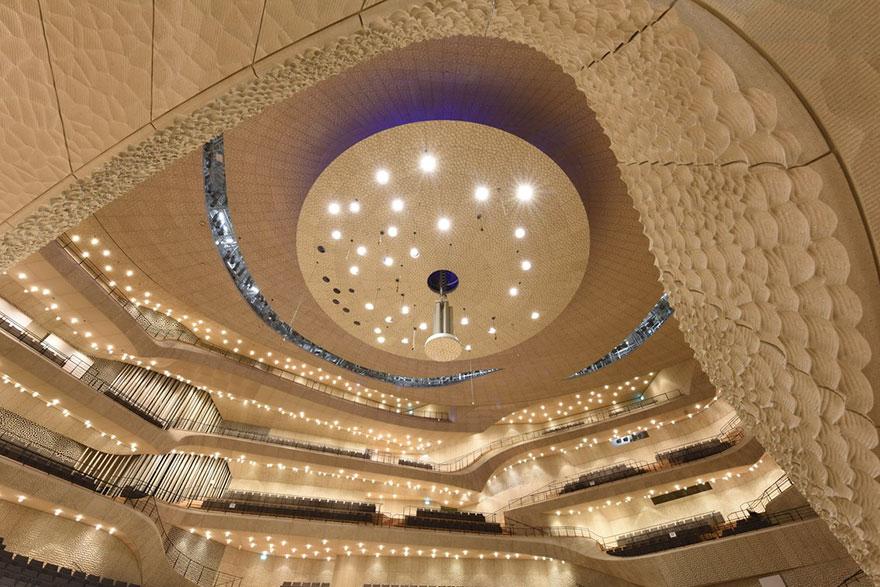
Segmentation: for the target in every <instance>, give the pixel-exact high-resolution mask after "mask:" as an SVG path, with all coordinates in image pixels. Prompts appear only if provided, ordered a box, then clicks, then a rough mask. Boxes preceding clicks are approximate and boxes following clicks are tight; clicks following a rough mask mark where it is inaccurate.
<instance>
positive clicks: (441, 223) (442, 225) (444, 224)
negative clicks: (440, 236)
mask: <svg viewBox="0 0 880 587" xmlns="http://www.w3.org/2000/svg"><path fill="white" fill-rule="evenodd" d="M451 226H452V222H451V221H450V220H449V218H446V217H445V216H444V217H443V218H441V219H440V220H438V221H437V228H439V229H440V230H449V227H451Z"/></svg>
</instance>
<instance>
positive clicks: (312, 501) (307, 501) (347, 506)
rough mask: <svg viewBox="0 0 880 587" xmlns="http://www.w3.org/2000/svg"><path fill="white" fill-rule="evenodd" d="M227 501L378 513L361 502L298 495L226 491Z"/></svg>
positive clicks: (374, 508)
mask: <svg viewBox="0 0 880 587" xmlns="http://www.w3.org/2000/svg"><path fill="white" fill-rule="evenodd" d="M223 497H224V498H225V499H233V500H238V501H247V502H251V503H255V504H267V505H290V506H299V507H310V508H320V509H331V510H343V511H355V512H369V513H371V514H374V513H376V504H374V503H365V502H361V501H339V500H335V499H322V498H318V497H300V496H298V495H271V494H267V493H259V492H254V491H236V490H226V491H225V492H224V493H223Z"/></svg>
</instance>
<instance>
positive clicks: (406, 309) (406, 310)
mask: <svg viewBox="0 0 880 587" xmlns="http://www.w3.org/2000/svg"><path fill="white" fill-rule="evenodd" d="M400 313H401V314H409V306H401V307H400Z"/></svg>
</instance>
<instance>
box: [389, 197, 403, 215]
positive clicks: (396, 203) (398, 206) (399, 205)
mask: <svg viewBox="0 0 880 587" xmlns="http://www.w3.org/2000/svg"><path fill="white" fill-rule="evenodd" d="M391 209H392V210H394V211H395V212H402V211H403V200H401V199H400V198H395V199H393V200H391Z"/></svg>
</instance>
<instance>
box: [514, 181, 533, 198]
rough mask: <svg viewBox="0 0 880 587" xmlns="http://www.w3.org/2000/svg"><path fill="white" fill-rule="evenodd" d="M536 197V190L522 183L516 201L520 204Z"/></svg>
mask: <svg viewBox="0 0 880 587" xmlns="http://www.w3.org/2000/svg"><path fill="white" fill-rule="evenodd" d="M534 195H535V190H534V188H532V186H530V185H529V184H527V183H521V184H519V185H518V186H517V188H516V199H517V200H519V201H520V202H528V201H529V200H531V199H532V196H534Z"/></svg>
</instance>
